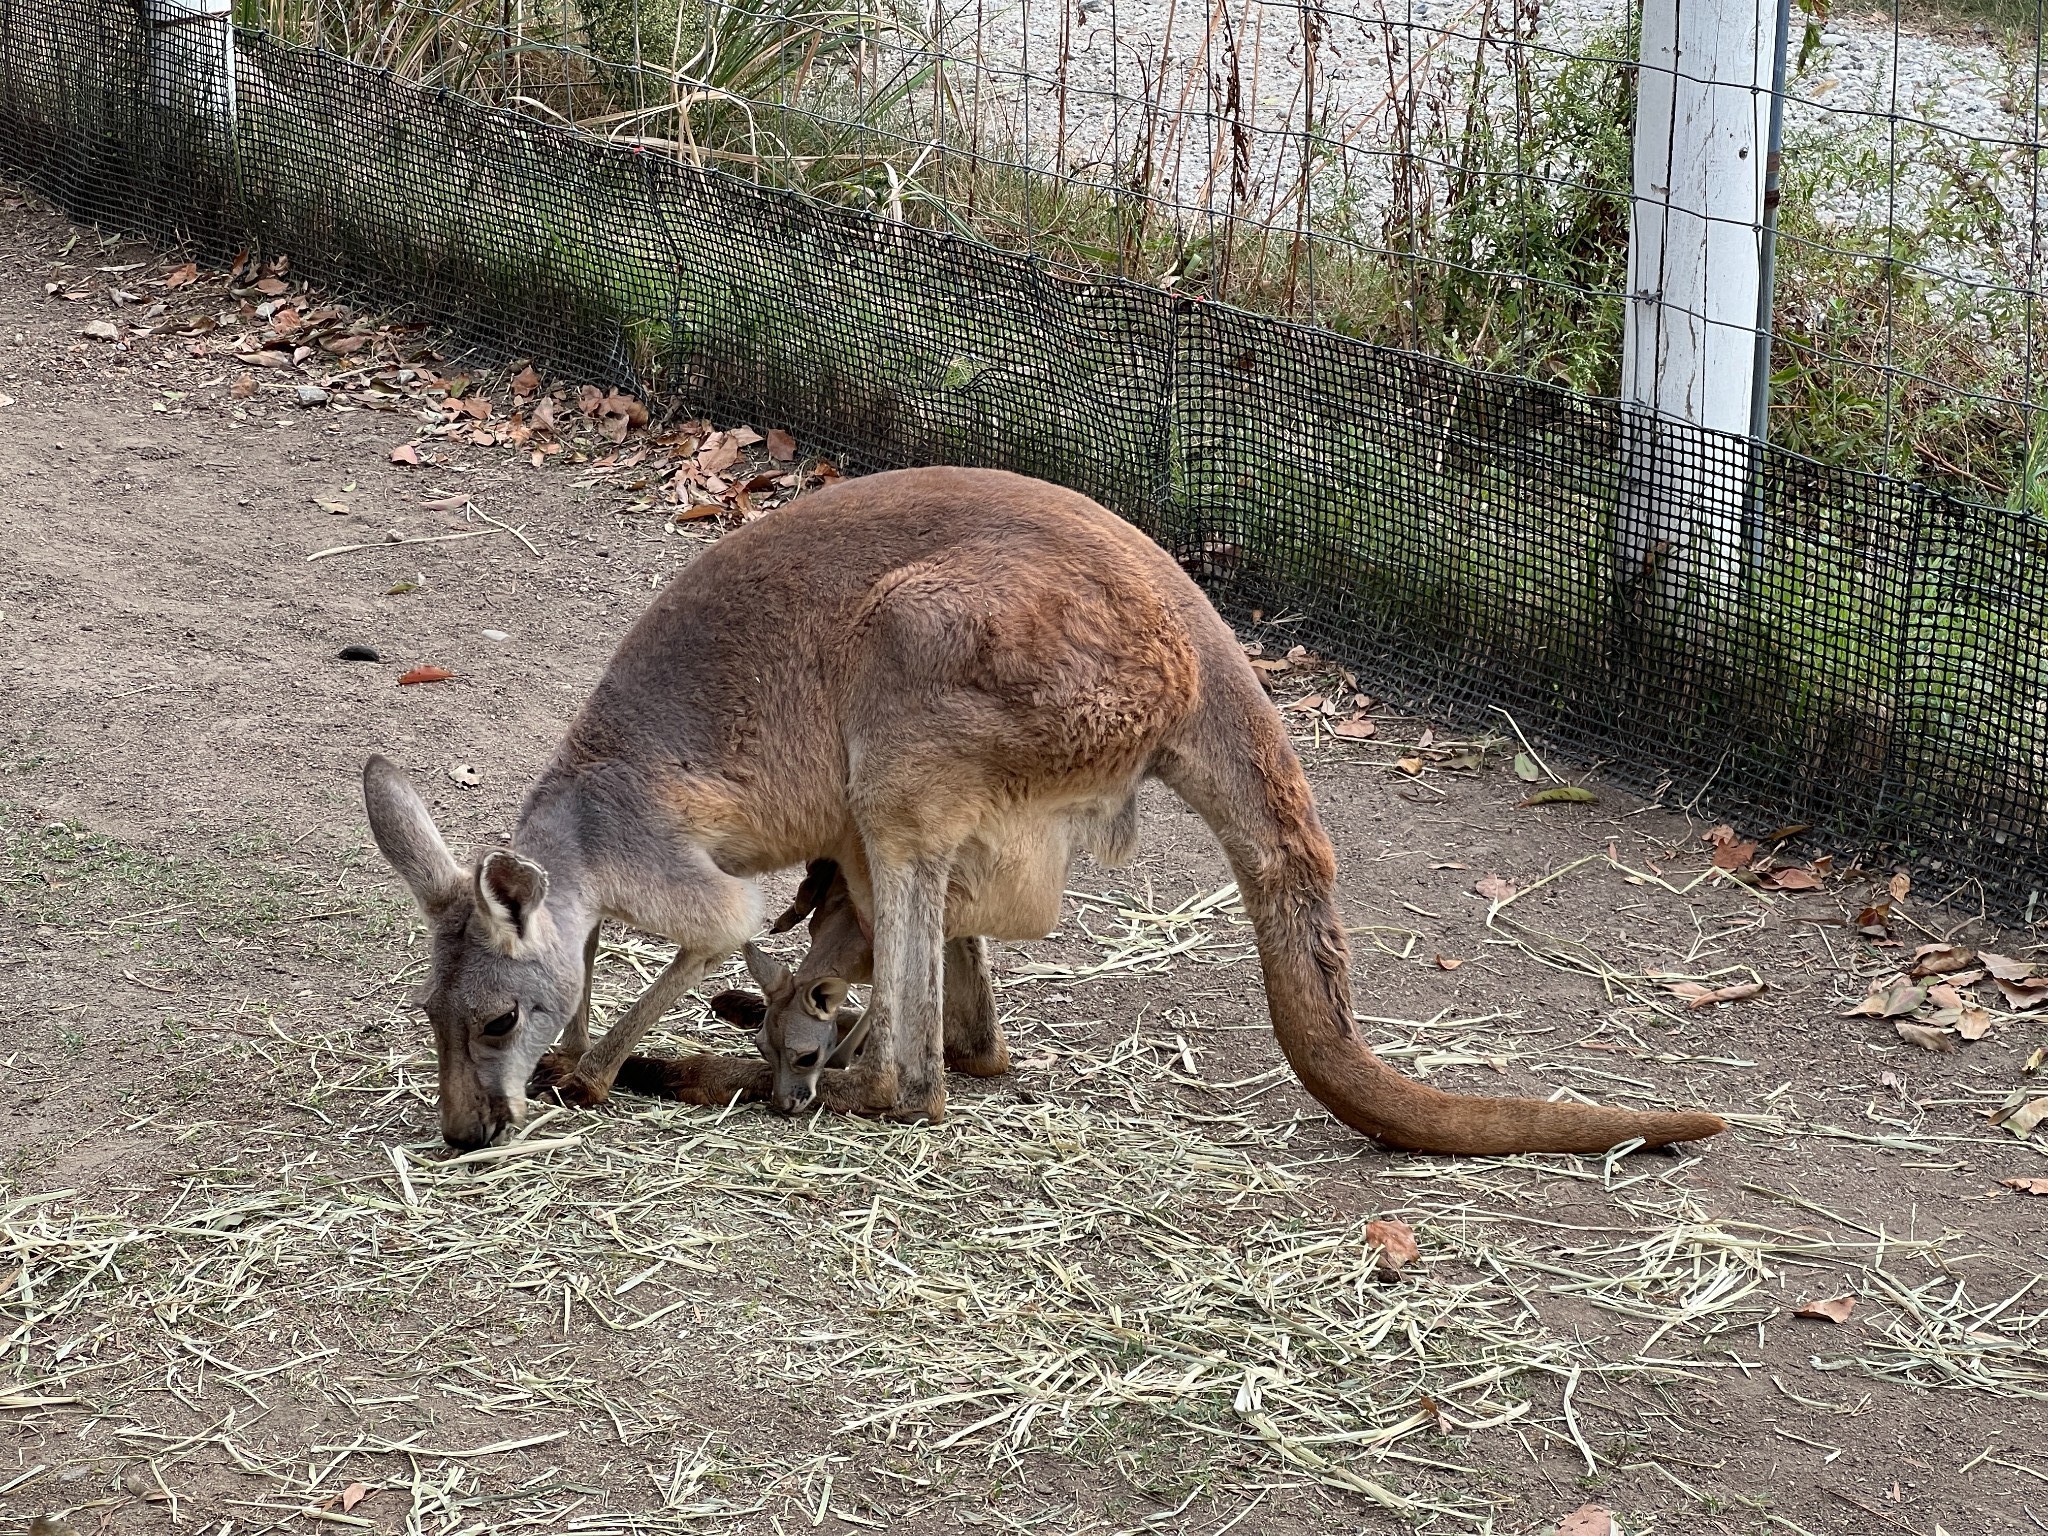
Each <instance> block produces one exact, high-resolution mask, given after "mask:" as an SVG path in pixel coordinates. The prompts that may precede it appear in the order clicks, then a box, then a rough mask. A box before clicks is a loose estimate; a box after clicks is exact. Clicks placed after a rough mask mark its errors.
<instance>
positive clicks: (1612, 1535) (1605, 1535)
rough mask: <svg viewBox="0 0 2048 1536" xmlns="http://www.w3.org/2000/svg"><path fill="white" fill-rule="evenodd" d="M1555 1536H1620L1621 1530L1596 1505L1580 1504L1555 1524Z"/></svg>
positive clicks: (1611, 1517) (1608, 1515)
mask: <svg viewBox="0 0 2048 1536" xmlns="http://www.w3.org/2000/svg"><path fill="white" fill-rule="evenodd" d="M1557 1536H1621V1530H1620V1527H1619V1526H1617V1525H1616V1524H1615V1523H1614V1516H1613V1515H1611V1514H1609V1513H1608V1512H1607V1511H1606V1510H1605V1509H1602V1508H1601V1507H1600V1506H1599V1505H1598V1504H1581V1505H1580V1506H1579V1507H1578V1508H1577V1509H1575V1510H1573V1511H1572V1512H1571V1513H1570V1514H1568V1515H1566V1516H1565V1517H1564V1518H1563V1519H1562V1520H1560V1521H1558V1522H1557Z"/></svg>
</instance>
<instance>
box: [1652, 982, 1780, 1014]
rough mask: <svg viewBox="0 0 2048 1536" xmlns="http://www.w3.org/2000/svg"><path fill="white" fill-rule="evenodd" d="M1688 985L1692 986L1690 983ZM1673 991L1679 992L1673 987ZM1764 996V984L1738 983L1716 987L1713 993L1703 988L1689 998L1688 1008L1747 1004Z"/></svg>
mask: <svg viewBox="0 0 2048 1536" xmlns="http://www.w3.org/2000/svg"><path fill="white" fill-rule="evenodd" d="M1688 985H1691V984H1690V983H1689V984H1688ZM1671 990H1672V991H1673V992H1677V991H1678V988H1677V987H1673V988H1672V989H1671ZM1680 995H1681V996H1685V995H1686V994H1683V993H1680ZM1763 995H1764V984H1763V983H1762V982H1760V981H1738V982H1736V983H1734V984H1733V985H1731V986H1726V987H1716V988H1715V989H1714V990H1713V991H1711V992H1709V991H1707V990H1705V989H1704V988H1702V989H1701V990H1700V992H1699V993H1698V994H1697V995H1695V996H1692V997H1690V998H1688V1000H1687V1002H1686V1007H1688V1008H1711V1007H1712V1006H1713V1005H1714V1004H1716V1003H1741V1002H1747V1001H1748V1000H1749V999H1750V998H1752V997H1762V996H1763Z"/></svg>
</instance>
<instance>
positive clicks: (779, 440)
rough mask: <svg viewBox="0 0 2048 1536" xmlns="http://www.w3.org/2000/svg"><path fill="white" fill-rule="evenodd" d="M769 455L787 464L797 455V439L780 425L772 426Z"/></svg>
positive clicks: (777, 461) (769, 437) (776, 460)
mask: <svg viewBox="0 0 2048 1536" xmlns="http://www.w3.org/2000/svg"><path fill="white" fill-rule="evenodd" d="M768 457H769V458H771V459H773V460H774V461H775V462H776V463H778V464H787V463H788V462H789V461H790V460H791V459H793V458H795V457H796V439H795V438H793V437H791V436H790V435H789V434H788V433H787V432H785V431H783V430H782V428H780V427H771V428H770V429H769V432H768Z"/></svg>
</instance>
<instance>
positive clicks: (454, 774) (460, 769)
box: [448, 763, 484, 789]
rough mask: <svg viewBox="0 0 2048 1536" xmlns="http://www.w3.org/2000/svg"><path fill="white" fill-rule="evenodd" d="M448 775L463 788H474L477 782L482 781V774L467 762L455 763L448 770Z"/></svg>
mask: <svg viewBox="0 0 2048 1536" xmlns="http://www.w3.org/2000/svg"><path fill="white" fill-rule="evenodd" d="M448 777H449V778H451V779H453V780H454V781H455V782H456V783H458V784H460V785H461V786H462V787H463V788H464V789H475V788H476V787H477V785H478V784H480V783H482V782H483V777H484V776H483V775H482V774H480V773H478V772H477V771H476V769H475V768H473V767H471V766H470V765H469V764H468V763H457V764H455V766H454V767H452V768H450V769H449V770H448Z"/></svg>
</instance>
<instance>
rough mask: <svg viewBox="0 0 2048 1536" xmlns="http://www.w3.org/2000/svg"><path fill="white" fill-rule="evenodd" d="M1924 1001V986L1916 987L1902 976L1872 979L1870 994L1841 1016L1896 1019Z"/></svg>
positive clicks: (1917, 1007) (1846, 1017)
mask: <svg viewBox="0 0 2048 1536" xmlns="http://www.w3.org/2000/svg"><path fill="white" fill-rule="evenodd" d="M1926 1001H1927V989H1926V988H1925V987H1916V986H1914V985H1913V983H1912V982H1910V981H1907V980H1906V979H1905V978H1904V977H1903V976H1893V977H1891V978H1889V979H1888V980H1880V981H1873V982H1872V983H1871V984H1870V995H1869V996H1868V997H1866V998H1864V999H1863V1001H1862V1002H1860V1003H1858V1004H1857V1005H1856V1006H1855V1007H1854V1008H1851V1009H1848V1010H1847V1011H1846V1012H1844V1013H1843V1015H1842V1017H1843V1018H1845V1019H1854V1018H1859V1017H1861V1018H1872V1019H1896V1018H1899V1017H1901V1016H1902V1015H1904V1014H1908V1013H1913V1012H1916V1011H1917V1010H1918V1009H1919V1007H1920V1005H1921V1004H1922V1003H1924V1002H1926Z"/></svg>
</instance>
